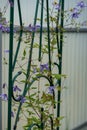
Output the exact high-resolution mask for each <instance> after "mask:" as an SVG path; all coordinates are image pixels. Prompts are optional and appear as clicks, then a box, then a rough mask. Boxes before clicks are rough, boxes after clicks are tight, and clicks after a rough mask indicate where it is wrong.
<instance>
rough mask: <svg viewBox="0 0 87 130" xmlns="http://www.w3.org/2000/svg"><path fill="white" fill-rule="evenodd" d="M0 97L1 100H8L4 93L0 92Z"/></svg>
mask: <svg viewBox="0 0 87 130" xmlns="http://www.w3.org/2000/svg"><path fill="white" fill-rule="evenodd" d="M0 98H1V99H2V100H5V101H7V100H8V96H7V94H6V93H3V94H0Z"/></svg>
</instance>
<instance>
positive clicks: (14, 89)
mask: <svg viewBox="0 0 87 130" xmlns="http://www.w3.org/2000/svg"><path fill="white" fill-rule="evenodd" d="M13 91H14V92H16V91H20V92H21V89H20V88H19V87H18V86H17V85H16V86H14V87H13Z"/></svg>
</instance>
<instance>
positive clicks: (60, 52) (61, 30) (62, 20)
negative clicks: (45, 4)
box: [57, 0, 64, 130]
mask: <svg viewBox="0 0 87 130" xmlns="http://www.w3.org/2000/svg"><path fill="white" fill-rule="evenodd" d="M60 5H61V19H60V22H61V23H60V26H61V29H60V41H59V44H60V45H59V55H60V56H59V74H60V75H61V74H62V47H63V23H64V0H61V2H60ZM58 84H59V87H61V79H60V80H59V81H58ZM60 100H61V92H60V91H58V103H57V117H60ZM57 130H59V127H58V128H57Z"/></svg>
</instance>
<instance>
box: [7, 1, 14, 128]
mask: <svg viewBox="0 0 87 130" xmlns="http://www.w3.org/2000/svg"><path fill="white" fill-rule="evenodd" d="M10 2H11V4H10V40H9V72H8V74H9V77H8V130H11V107H12V91H13V88H12V72H13V71H12V62H13V26H14V0H11V1H10Z"/></svg>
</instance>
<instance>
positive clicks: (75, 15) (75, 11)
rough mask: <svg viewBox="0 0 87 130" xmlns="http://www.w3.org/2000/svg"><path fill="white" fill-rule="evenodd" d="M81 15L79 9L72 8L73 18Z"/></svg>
mask: <svg viewBox="0 0 87 130" xmlns="http://www.w3.org/2000/svg"><path fill="white" fill-rule="evenodd" d="M79 15H80V12H79V9H77V8H73V9H72V14H71V17H72V18H78V17H79Z"/></svg>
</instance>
